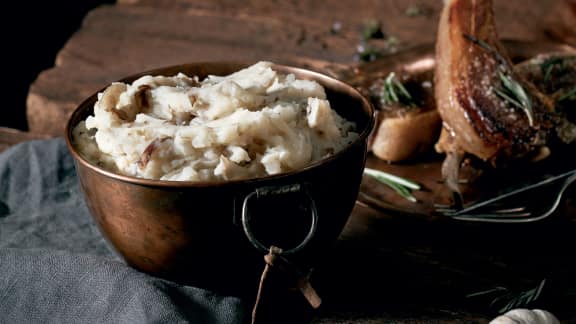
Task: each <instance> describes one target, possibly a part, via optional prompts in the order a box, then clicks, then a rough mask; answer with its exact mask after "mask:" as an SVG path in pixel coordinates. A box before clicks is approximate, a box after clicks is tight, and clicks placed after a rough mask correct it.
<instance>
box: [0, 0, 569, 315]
mask: <svg viewBox="0 0 576 324" xmlns="http://www.w3.org/2000/svg"><path fill="white" fill-rule="evenodd" d="M494 2H495V8H496V22H497V26H498V28H499V31H500V36H501V37H502V38H504V39H515V40H524V41H534V42H544V41H546V42H549V41H555V42H564V43H567V44H571V45H576V28H575V26H576V0H550V1H529V2H527V1H524V0H494ZM441 5H442V2H441V1H439V0H421V1H417V0H412V1H404V0H388V1H378V0H355V1H341V0H324V1H272V0H271V1H262V0H248V1H233V0H214V1H211V0H119V1H118V3H117V4H115V5H107V6H102V7H99V8H97V9H95V10H93V11H91V12H90V13H89V14H88V15H87V17H86V18H85V20H84V23H83V25H82V26H81V28H80V29H79V30H78V31H77V32H76V33H75V34H74V35H73V36H72V37H71V38H70V39H69V41H68V42H67V43H66V45H65V46H64V47H63V48H62V50H61V51H60V52H59V54H58V56H57V59H56V62H55V66H54V67H53V68H51V69H49V70H46V71H44V72H42V73H41V74H40V75H39V76H38V78H37V80H36V81H35V82H34V83H33V84H32V85H31V87H30V91H29V95H28V99H27V117H28V123H29V129H30V132H28V133H24V132H18V131H13V130H6V129H1V128H0V150H2V149H3V148H5V147H7V146H9V145H12V144H15V143H17V142H19V141H24V140H29V139H31V138H44V137H46V136H61V135H62V134H63V129H64V127H65V122H66V120H67V118H68V116H69V114H70V113H71V112H72V110H73V109H74V108H75V107H76V106H77V105H78V104H79V103H80V102H81V101H82V100H83V99H85V98H87V97H88V96H89V95H91V94H92V93H94V92H95V91H97V90H99V89H101V88H103V87H105V86H106V85H108V84H109V83H110V82H111V81H114V80H117V79H119V78H121V77H125V76H128V75H130V74H133V73H136V72H141V71H144V70H148V69H152V68H156V67H161V66H167V65H174V64H180V63H186V62H194V61H214V60H236V61H238V60H251V61H254V60H262V59H264V60H271V61H275V62H281V63H292V64H299V65H305V66H311V67H320V66H323V65H324V64H330V63H336V64H340V65H343V66H354V65H356V64H359V62H358V61H357V60H356V59H355V55H356V53H357V46H358V45H359V44H360V41H361V33H362V30H363V29H364V28H365V26H366V25H367V24H369V23H371V22H378V23H380V24H381V28H382V31H383V33H384V36H385V41H383V42H381V43H380V44H379V45H378V46H380V47H379V48H380V51H381V53H383V54H384V55H391V54H393V53H395V52H398V51H404V50H409V49H411V48H414V47H417V46H419V45H422V44H432V43H433V42H434V40H435V35H436V24H437V20H438V16H439V12H440V9H441ZM570 206H572V204H571V202H569V203H568V204H567V206H565V208H572V207H570ZM571 211H573V210H570V212H571ZM575 226H576V225H575V224H574V222H573V221H572V220H570V219H559V220H553V221H550V222H544V223H542V224H540V223H539V224H537V225H525V226H483V225H476V224H462V223H453V222H444V221H436V220H432V219H422V218H410V217H404V218H402V217H396V216H391V215H386V214H385V213H382V212H378V211H375V210H372V209H370V208H367V207H362V206H357V208H356V209H355V210H354V212H353V215H352V216H351V220H350V222H349V224H348V225H347V227H346V229H345V231H344V232H343V234H342V236H341V239H340V241H339V242H338V244H337V246H336V248H335V250H334V251H332V252H331V253H330V255H327V256H326V261H325V262H323V263H322V265H321V266H320V267H319V268H318V269H317V271H316V272H315V273H314V276H313V278H312V279H313V283H314V284H315V285H316V286H317V288H318V290H319V292H320V293H321V295H322V297H323V298H324V305H323V307H322V309H321V310H320V311H319V312H318V314H317V316H316V318H315V320H314V322H315V323H334V322H337V323H389V322H390V323H391V322H411V323H432V322H462V323H469V322H479V323H482V322H486V321H487V320H488V319H490V318H492V317H494V316H495V315H496V314H497V311H496V309H495V308H494V307H491V306H490V300H488V299H482V298H467V297H466V295H467V294H470V293H474V292H478V291H482V290H488V289H492V288H496V287H504V288H505V289H509V291H510V292H513V293H518V292H521V291H522V290H525V289H529V288H533V287H535V286H536V285H537V284H538V283H539V282H540V281H541V280H542V279H543V278H548V279H547V280H548V282H549V283H550V284H549V285H552V288H551V292H550V293H549V295H546V296H545V297H546V298H544V299H543V301H538V302H537V303H534V305H533V306H542V307H547V308H548V309H550V310H552V311H554V312H555V313H556V314H557V315H558V316H560V317H561V318H562V319H563V320H565V321H566V322H569V321H574V322H576V306H575V307H574V308H573V309H570V307H569V306H567V305H568V304H569V303H571V302H574V299H573V295H570V294H569V293H568V292H566V291H564V290H562V289H561V288H562V287H572V288H575V289H576V284H575V282H574V279H571V277H572V276H571V275H570V271H572V270H574V268H573V267H569V264H570V263H571V262H569V261H570V260H569V257H572V256H574V255H575V254H576V253H575V252H576V250H574V248H573V247H574V246H576V245H575V244H574V243H575V242H574V239H573V238H572V237H574V236H575V235H573V233H574V232H573V231H574V230H575V229H576V228H575ZM547 292H548V290H547ZM575 292H576V290H573V291H571V292H570V293H572V294H574V293H575ZM566 296H572V299H569V297H566ZM551 300H552V301H554V303H552V304H550V303H549V302H550V301H551ZM547 301H548V303H546V302H547ZM539 303H541V304H539ZM574 305H576V303H574ZM571 311H574V312H571Z"/></svg>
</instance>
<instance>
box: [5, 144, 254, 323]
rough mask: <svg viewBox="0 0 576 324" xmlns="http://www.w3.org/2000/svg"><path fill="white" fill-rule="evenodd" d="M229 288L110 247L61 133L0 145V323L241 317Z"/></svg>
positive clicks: (245, 313) (242, 310) (202, 320)
mask: <svg viewBox="0 0 576 324" xmlns="http://www.w3.org/2000/svg"><path fill="white" fill-rule="evenodd" d="M248 313H249V311H247V307H246V305H245V304H244V303H243V302H242V301H241V300H240V299H238V298H236V297H230V296H220V295H216V294H214V293H212V292H210V291H206V290H203V289H199V288H195V287H189V286H182V285H178V284H176V283H173V282H170V281H166V280H163V279H159V278H155V277H153V276H150V275H147V274H145V273H142V272H139V271H137V270H135V269H133V268H131V267H129V266H127V265H126V264H125V263H124V262H123V261H122V260H121V259H120V258H118V257H117V256H116V254H115V253H114V252H113V251H112V250H111V249H109V247H108V245H107V243H106V242H105V240H104V239H103V237H102V236H101V234H100V233H99V231H98V229H97V228H96V226H95V224H94V223H93V222H92V219H91V217H90V214H89V212H88V209H87V207H86V205H85V203H84V200H83V198H82V194H81V192H80V188H79V185H78V180H77V178H76V174H75V170H74V165H73V161H72V157H71V156H70V155H69V153H68V151H67V148H66V145H65V143H64V141H63V140H62V139H53V140H43V141H32V142H27V143H22V144H19V145H16V146H14V147H12V148H10V149H8V150H6V151H5V152H3V153H1V154H0V323H242V322H245V321H246V318H247V316H248Z"/></svg>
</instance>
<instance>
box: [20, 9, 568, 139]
mask: <svg viewBox="0 0 576 324" xmlns="http://www.w3.org/2000/svg"><path fill="white" fill-rule="evenodd" d="M568 1H573V0H554V1H550V2H546V3H544V2H535V3H531V4H530V6H526V5H525V4H524V2H522V1H520V0H514V1H504V0H497V1H496V8H497V16H496V19H497V23H498V24H499V26H500V30H501V35H502V37H503V38H515V39H522V40H534V41H537V40H543V39H549V38H550V36H551V35H552V36H554V35H555V36H554V37H565V36H561V35H566V34H570V32H569V31H570V30H572V29H570V28H571V27H570V26H571V25H567V26H564V27H561V26H560V27H557V28H556V29H551V28H552V27H551V26H558V24H560V23H561V24H569V23H570V22H571V20H570V17H569V16H568V15H569V13H568V14H566V12H570V11H566V10H565V9H566V6H568V5H569V2H568ZM440 5H441V3H440V2H439V1H432V0H427V1H412V2H410V1H406V2H400V1H375V0H359V1H354V2H350V1H338V0H329V1H322V2H318V1H282V2H280V1H258V0H251V1H248V2H236V1H231V0H219V1H191V0H177V1H167V0H159V1H152V0H124V1H122V0H121V1H120V3H119V4H118V5H116V6H104V7H101V8H98V9H96V10H94V11H92V12H91V13H90V14H89V15H88V16H87V18H86V19H85V21H84V24H83V26H82V28H81V29H80V30H79V31H78V32H77V33H76V34H75V35H74V36H73V37H72V38H71V39H70V41H69V42H68V43H67V44H66V46H65V47H64V48H63V49H62V51H61V52H60V53H59V55H58V58H57V61H56V66H55V67H54V68H53V69H50V70H48V71H45V72H43V73H42V74H41V75H40V76H39V77H38V79H37V80H36V81H35V82H34V83H33V85H32V86H31V88H30V92H29V97H28V100H27V117H28V123H29V128H30V131H31V132H36V133H48V134H55V135H61V134H62V131H63V129H64V123H65V121H66V120H67V118H68V116H69V114H70V113H71V111H72V110H73V109H74V108H75V107H76V106H77V105H78V104H79V103H80V102H81V101H82V100H83V99H84V98H86V97H87V96H88V95H89V94H91V93H92V92H94V91H97V90H98V89H100V88H102V87H104V86H105V85H107V84H108V83H109V82H111V81H113V80H116V79H118V78H120V77H123V76H127V75H129V74H132V73H136V72H139V71H142V70H147V69H151V68H155V67H160V66H166V65H172V64H179V63H183V62H191V61H207V60H211V61H212V60H250V61H253V60H260V59H267V60H272V61H277V62H282V63H290V62H300V60H305V59H310V60H325V61H328V62H337V63H342V64H349V65H353V64H355V63H356V62H355V61H354V54H355V51H356V46H357V45H358V44H359V43H360V39H361V31H362V28H363V26H365V24H366V23H367V22H368V21H380V22H381V23H382V28H383V30H384V32H385V33H386V34H387V35H390V36H394V37H395V38H396V39H397V40H398V41H399V44H398V49H402V48H408V47H411V46H413V45H416V44H421V43H431V42H433V41H434V39H435V33H436V21H437V17H438V13H439V10H440ZM414 6H417V7H414ZM327 8H329V9H328V10H327ZM409 8H419V9H420V10H421V13H420V14H419V15H416V16H415V17H413V16H412V15H408V14H407V10H409ZM510 17H514V19H510ZM550 17H554V18H558V17H564V18H562V19H559V20H558V19H556V20H558V22H556V25H554V24H549V22H550V21H551V18H550ZM336 22H338V23H340V25H341V28H340V30H339V31H338V33H333V32H331V28H332V26H333V24H334V23H336ZM562 26H563V25H562ZM562 28H564V29H562ZM572 34H574V32H572ZM63 80H66V81H65V82H63Z"/></svg>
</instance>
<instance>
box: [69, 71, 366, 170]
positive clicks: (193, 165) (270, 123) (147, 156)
mask: <svg viewBox="0 0 576 324" xmlns="http://www.w3.org/2000/svg"><path fill="white" fill-rule="evenodd" d="M272 66H273V65H272V63H269V62H258V63H256V64H254V65H252V66H250V67H248V68H246V69H243V70H240V71H238V72H235V73H233V74H230V75H227V76H208V77H207V78H205V79H204V80H202V81H200V80H198V78H197V77H189V76H186V75H184V74H182V73H180V74H178V75H175V76H143V77H141V78H139V79H138V80H136V81H134V82H133V83H132V84H124V83H118V82H117V83H113V84H111V85H110V86H109V87H108V88H107V89H106V90H105V91H103V92H102V93H99V94H98V101H97V102H96V104H95V105H94V115H93V116H89V117H88V118H87V119H86V121H82V122H80V123H79V124H78V126H76V128H75V129H74V132H73V136H74V143H75V145H76V147H77V148H78V149H79V151H80V152H81V154H82V155H83V156H84V157H85V158H86V159H88V160H90V161H91V162H92V163H94V164H97V165H99V166H101V167H103V168H105V169H107V170H110V171H113V172H116V173H120V174H123V175H129V176H135V177H140V178H147V179H161V180H175V181H222V180H235V179H247V178H256V177H262V176H266V175H273V174H278V173H282V172H286V171H290V170H296V169H299V168H302V167H304V166H306V165H307V164H310V163H311V162H313V161H317V160H319V159H322V158H324V157H326V156H328V155H331V154H334V153H335V152H337V151H339V150H341V149H342V148H344V147H345V146H346V145H348V144H349V143H350V142H352V141H354V140H355V139H356V138H358V134H357V133H355V132H354V124H353V123H351V122H349V121H346V120H344V119H343V118H342V117H340V116H339V115H338V114H337V113H336V112H335V111H334V110H332V109H331V108H330V103H329V102H328V100H326V93H325V91H324V88H323V87H322V86H321V85H320V84H319V83H317V82H315V81H310V80H300V79H297V78H295V76H294V75H293V74H288V75H285V74H281V73H278V72H276V71H274V70H273V69H272Z"/></svg>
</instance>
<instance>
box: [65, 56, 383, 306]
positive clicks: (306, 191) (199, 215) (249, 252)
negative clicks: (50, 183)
mask: <svg viewBox="0 0 576 324" xmlns="http://www.w3.org/2000/svg"><path fill="white" fill-rule="evenodd" d="M248 65H249V64H241V63H197V64H184V65H177V66H171V67H166V68H160V69H156V70H152V71H147V72H144V73H140V74H138V75H134V76H131V77H128V78H125V79H123V80H120V81H122V82H132V81H134V80H136V79H137V78H139V77H140V76H143V75H175V74H177V73H178V72H183V73H186V74H188V75H197V76H199V77H200V78H203V77H205V76H207V75H209V74H212V75H226V74H230V73H232V72H234V71H237V70H239V69H241V68H243V67H246V66H248ZM274 69H276V70H277V71H280V72H284V73H294V74H295V75H296V76H297V77H299V78H305V79H312V80H316V81H317V82H319V83H320V84H322V85H323V86H324V87H325V89H326V94H327V96H328V99H329V100H330V102H331V104H332V106H333V109H335V110H336V111H337V112H338V113H339V114H340V115H341V116H343V117H345V118H346V119H348V120H352V121H354V122H356V124H357V130H358V132H359V133H360V137H359V139H358V140H356V141H355V142H353V143H352V144H350V145H349V146H348V147H346V148H345V149H344V150H342V151H340V152H338V153H336V154H334V155H332V156H330V157H328V158H325V159H323V160H321V161H318V162H316V163H313V164H310V165H309V166H307V167H305V168H303V169H300V170H297V171H294V172H289V173H284V174H279V175H275V176H267V177H262V178H257V179H251V180H242V181H229V182H217V183H213V182H211V183H207V182H176V181H160V180H147V179H140V178H135V177H129V176H123V175H118V174H115V173H112V172H109V171H106V170H103V169H101V168H99V167H98V166H96V165H94V164H91V163H90V162H88V161H87V160H86V159H84V158H83V157H82V156H81V155H80V154H79V153H78V151H77V149H76V147H75V145H74V142H73V138H72V130H73V128H74V127H75V126H76V125H77V124H78V123H79V122H80V121H81V120H84V119H86V117H87V116H89V115H91V114H93V106H94V103H95V102H96V100H97V94H94V95H92V96H91V97H89V98H88V99H86V100H85V101H84V102H83V103H82V104H80V106H79V107H78V108H77V109H76V110H75V111H74V112H73V114H72V116H71V117H70V119H69V121H68V124H67V127H66V142H67V145H68V149H69V150H70V152H71V153H72V156H73V157H74V162H75V166H76V171H77V173H78V177H79V180H80V184H81V188H82V190H83V193H84V197H85V200H86V202H87V205H88V207H89V209H90V212H91V214H92V216H93V218H94V220H95V222H96V224H97V225H98V227H99V229H100V231H101V232H102V234H103V235H104V237H105V238H106V239H107V241H108V242H109V243H110V245H111V246H112V247H113V248H114V250H116V251H117V252H118V253H119V254H120V255H121V256H122V257H123V258H124V260H125V261H126V262H127V263H128V264H129V265H130V266H132V267H134V268H136V269H139V270H141V271H143V272H146V273H149V274H151V275H154V276H158V277H162V278H165V279H169V280H172V281H175V282H179V283H182V284H188V285H194V286H198V287H202V288H207V289H211V290H215V291H219V292H222V293H225V294H230V295H237V296H243V295H246V294H248V296H252V295H253V291H254V289H255V287H256V286H257V284H258V279H259V276H260V273H261V271H262V268H263V258H262V256H263V255H264V254H265V253H266V248H268V247H269V246H270V245H275V246H279V247H281V248H283V249H284V250H285V251H286V253H287V255H289V257H290V258H291V259H292V260H294V262H295V263H297V264H299V265H301V266H302V267H313V266H314V264H315V263H316V262H317V260H318V259H319V257H320V256H321V251H322V250H323V249H326V248H329V246H330V244H331V243H333V242H335V240H336V239H337V237H338V235H339V233H340V232H341V231H342V229H343V227H344V225H345V223H346V221H347V219H348V217H349V215H350V213H351V211H352V208H353V206H354V203H355V201H356V197H357V194H358V190H359V186H360V182H361V179H362V172H363V168H364V163H365V160H366V145H367V138H368V135H369V133H370V130H371V128H372V126H373V123H374V116H373V108H372V107H371V105H370V104H369V103H368V101H367V100H366V99H365V98H364V97H363V96H362V95H361V94H360V93H359V92H358V91H357V90H355V89H354V88H353V87H351V86H349V85H347V84H345V83H343V82H341V81H338V80H335V79H333V78H330V77H327V76H325V75H322V74H319V73H315V72H312V71H308V70H304V69H299V68H295V67H289V66H283V65H275V66H274ZM222 273H225V274H226V275H222Z"/></svg>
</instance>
